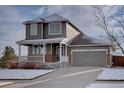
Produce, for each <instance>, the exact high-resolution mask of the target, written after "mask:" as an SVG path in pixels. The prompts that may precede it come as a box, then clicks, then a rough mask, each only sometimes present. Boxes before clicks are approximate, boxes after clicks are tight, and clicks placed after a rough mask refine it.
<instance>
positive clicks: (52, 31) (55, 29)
mask: <svg viewBox="0 0 124 93" xmlns="http://www.w3.org/2000/svg"><path fill="white" fill-rule="evenodd" d="M61 30H62V29H61V23H49V35H57V34H61V33H62V31H61Z"/></svg>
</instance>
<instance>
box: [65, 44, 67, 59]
mask: <svg viewBox="0 0 124 93" xmlns="http://www.w3.org/2000/svg"><path fill="white" fill-rule="evenodd" d="M67 53H68V52H67V44H65V57H66V60H65V61H67V57H68V54H67Z"/></svg>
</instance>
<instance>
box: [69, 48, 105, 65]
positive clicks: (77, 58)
mask: <svg viewBox="0 0 124 93" xmlns="http://www.w3.org/2000/svg"><path fill="white" fill-rule="evenodd" d="M71 60H72V65H73V66H102V67H105V66H106V65H107V50H105V49H103V50H99V49H95V50H92V49H90V50H72V59H71Z"/></svg>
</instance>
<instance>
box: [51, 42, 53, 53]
mask: <svg viewBox="0 0 124 93" xmlns="http://www.w3.org/2000/svg"><path fill="white" fill-rule="evenodd" d="M52 47H53V46H52V43H51V54H53V50H52Z"/></svg>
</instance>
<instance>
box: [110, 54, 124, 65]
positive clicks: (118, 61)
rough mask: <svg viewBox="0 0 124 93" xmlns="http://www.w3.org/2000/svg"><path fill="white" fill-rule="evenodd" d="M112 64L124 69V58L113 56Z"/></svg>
mask: <svg viewBox="0 0 124 93" xmlns="http://www.w3.org/2000/svg"><path fill="white" fill-rule="evenodd" d="M112 62H113V64H112V65H113V66H121V67H124V56H117V55H114V56H112Z"/></svg>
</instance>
